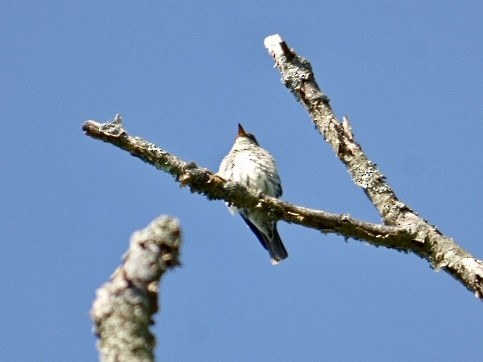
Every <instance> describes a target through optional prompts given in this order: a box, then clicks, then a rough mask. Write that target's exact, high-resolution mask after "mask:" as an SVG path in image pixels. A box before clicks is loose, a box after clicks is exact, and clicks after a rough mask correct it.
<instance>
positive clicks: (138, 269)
mask: <svg viewBox="0 0 483 362" xmlns="http://www.w3.org/2000/svg"><path fill="white" fill-rule="evenodd" d="M180 235H181V232H180V228H179V223H178V221H177V220H176V219H173V218H171V217H168V216H161V217H159V218H157V219H156V220H154V221H153V222H152V223H151V224H150V225H149V226H148V227H146V228H145V229H144V230H141V231H138V232H136V233H134V234H133V236H132V237H131V242H130V247H129V250H128V252H127V253H126V255H125V256H124V261H123V264H122V265H121V266H120V267H119V268H117V270H116V271H115V272H114V274H113V276H112V277H111V280H110V281H109V282H107V283H106V284H104V285H103V286H102V288H100V289H98V290H97V296H96V300H95V301H94V304H93V306H92V311H91V316H92V319H93V320H94V322H95V325H96V326H95V327H96V329H95V330H96V334H97V336H98V337H99V343H98V347H99V350H100V353H101V359H102V360H103V361H154V352H153V350H154V346H155V344H156V343H155V338H154V336H153V335H152V334H151V332H150V331H149V326H150V325H151V324H152V323H153V322H152V319H151V316H152V315H153V314H154V313H156V312H157V310H158V287H159V281H160V279H161V276H162V275H163V274H164V272H165V271H166V270H167V269H168V268H172V267H175V266H177V265H179V261H178V254H179V248H180V244H181V237H180Z"/></svg>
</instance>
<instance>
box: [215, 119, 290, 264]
mask: <svg viewBox="0 0 483 362" xmlns="http://www.w3.org/2000/svg"><path fill="white" fill-rule="evenodd" d="M218 175H219V176H221V177H222V178H224V179H225V180H233V181H236V182H239V183H240V184H242V185H244V186H245V187H247V188H249V189H251V190H254V191H262V192H263V193H264V194H266V195H269V196H273V197H280V196H281V195H282V185H281V183H280V176H279V175H278V170H277V165H276V163H275V160H274V158H273V157H272V155H271V154H270V153H269V152H268V151H266V150H265V149H263V148H262V147H260V146H259V145H258V142H257V140H256V139H255V137H254V136H253V135H252V134H250V133H246V132H245V130H244V129H243V127H242V126H241V125H240V124H238V137H237V138H236V139H235V144H234V145H233V147H232V148H231V150H230V152H229V153H228V154H227V155H226V156H225V158H224V159H223V161H221V164H220V170H219V171H218ZM228 208H229V209H230V211H231V213H232V214H234V213H236V212H239V213H240V215H241V217H242V218H243V220H244V221H245V222H246V224H247V225H248V227H249V228H250V229H251V230H252V231H253V233H254V234H255V235H256V237H257V238H258V240H259V241H260V243H261V244H262V246H263V247H264V248H265V249H267V251H268V253H269V254H270V258H272V264H274V265H275V264H278V263H279V262H281V261H282V260H283V259H285V258H287V256H288V254H287V250H285V247H284V246H283V243H282V240H281V239H280V235H278V231H277V223H276V222H275V221H273V220H270V219H269V218H267V216H266V215H265V214H263V213H261V212H258V211H252V210H248V209H238V208H236V207H234V206H228Z"/></svg>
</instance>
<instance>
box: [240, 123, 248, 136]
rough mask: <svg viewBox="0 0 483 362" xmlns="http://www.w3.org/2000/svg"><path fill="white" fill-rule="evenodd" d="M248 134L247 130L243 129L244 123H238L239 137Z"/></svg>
mask: <svg viewBox="0 0 483 362" xmlns="http://www.w3.org/2000/svg"><path fill="white" fill-rule="evenodd" d="M246 136H247V134H246V132H245V130H244V129H243V127H242V125H241V124H240V123H238V137H246Z"/></svg>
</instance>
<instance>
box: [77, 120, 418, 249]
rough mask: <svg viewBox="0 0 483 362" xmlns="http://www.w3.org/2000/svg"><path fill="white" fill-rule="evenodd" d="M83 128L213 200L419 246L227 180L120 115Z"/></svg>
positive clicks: (382, 242) (399, 234)
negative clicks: (131, 130)
mask: <svg viewBox="0 0 483 362" xmlns="http://www.w3.org/2000/svg"><path fill="white" fill-rule="evenodd" d="M83 130H84V131H85V133H86V134H87V135H88V136H90V137H93V138H95V139H100V140H103V141H104V142H108V143H111V144H113V145H115V146H117V147H119V148H121V149H123V150H125V151H128V152H129V153H131V155H133V156H135V157H137V158H140V159H142V160H143V161H145V162H147V163H149V164H151V165H153V166H155V167H157V168H159V169H161V170H163V171H165V172H167V173H169V174H171V175H172V176H174V177H175V178H176V180H177V181H179V182H180V184H181V185H182V186H187V187H189V188H190V189H191V192H196V193H200V194H203V195H205V196H206V197H207V198H208V199H210V200H214V199H217V200H224V201H226V202H228V203H230V204H233V205H235V206H237V207H239V208H250V209H257V210H260V211H263V212H265V213H266V214H267V215H269V216H271V217H272V218H274V219H276V220H284V221H286V222H289V223H293V224H298V225H302V226H305V227H309V228H312V229H316V230H320V231H322V232H324V233H335V234H338V235H341V236H343V237H344V238H346V239H349V238H352V239H355V240H362V241H365V242H367V243H370V244H373V245H376V246H385V247H387V248H392V249H397V250H403V251H410V250H413V249H414V248H417V247H418V243H417V242H415V241H414V238H415V235H413V234H411V233H408V232H407V231H406V230H403V229H400V228H396V227H392V226H387V225H381V224H373V223H369V222H364V221H360V220H355V219H354V218H352V217H350V216H349V215H338V214H331V213H328V212H324V211H320V210H313V209H308V208H305V207H300V206H296V205H292V204H289V203H287V202H284V201H281V200H279V199H276V198H273V197H270V196H266V195H263V194H261V193H256V192H253V191H250V190H248V189H247V188H245V187H244V186H242V185H240V184H238V183H237V182H233V181H226V180H223V179H222V178H220V177H219V176H217V175H216V174H214V173H213V172H211V171H209V170H207V169H206V168H201V167H198V166H197V165H196V164H195V163H194V162H186V161H183V160H181V159H180V158H178V157H176V156H174V155H172V154H170V153H169V152H167V151H165V150H162V149H161V148H159V147H157V146H155V145H154V144H152V143H150V142H147V141H145V140H143V139H142V138H140V137H132V136H129V134H128V133H127V131H126V130H125V129H124V128H123V127H122V120H121V116H119V115H116V117H115V119H114V121H113V122H110V123H105V124H100V123H97V122H95V121H87V122H86V123H85V124H84V126H83Z"/></svg>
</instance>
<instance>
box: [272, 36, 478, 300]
mask: <svg viewBox="0 0 483 362" xmlns="http://www.w3.org/2000/svg"><path fill="white" fill-rule="evenodd" d="M265 47H266V48H267V50H268V52H269V53H270V54H271V55H272V56H273V58H274V59H275V64H276V66H277V68H278V69H279V70H280V72H281V73H282V83H283V84H284V85H285V86H286V87H287V88H288V89H289V90H290V91H291V92H292V94H293V95H294V96H295V98H296V99H297V101H299V102H300V103H302V105H303V106H304V107H305V109H306V110H307V111H308V113H309V115H310V117H311V118H312V121H313V122H314V124H315V125H316V127H317V128H318V130H319V132H320V133H321V134H322V135H323V137H324V139H325V140H326V141H327V142H328V143H329V144H330V145H331V147H332V149H333V150H334V152H335V153H336V155H337V157H338V158H339V159H340V160H341V161H342V162H343V163H344V165H345V166H346V168H347V170H348V171H349V173H350V174H351V176H352V179H353V180H354V182H355V183H356V184H357V185H358V186H360V187H362V189H363V190H364V192H365V193H366V194H367V196H368V197H369V199H370V200H371V202H372V203H373V204H374V206H375V207H376V209H377V210H378V211H379V214H380V215H381V216H382V218H383V220H384V223H385V224H386V225H392V226H397V227H400V228H403V229H405V230H407V231H408V232H409V233H411V234H415V235H416V238H415V241H416V242H419V243H420V244H421V245H420V246H419V247H417V248H415V249H414V250H411V251H412V252H414V253H416V254H418V255H419V256H421V257H422V258H424V259H426V260H428V261H429V262H430V263H431V265H432V267H434V268H436V269H444V270H445V271H447V272H448V273H450V274H451V275H452V276H453V277H455V278H456V279H457V280H459V281H460V282H462V283H463V284H464V285H465V286H466V287H467V288H468V289H469V290H471V291H473V292H474V293H475V295H476V296H477V297H478V298H480V299H481V298H483V262H482V261H481V260H477V259H475V258H474V257H473V256H472V255H470V254H469V253H468V252H466V251H465V250H463V249H462V248H461V247H460V246H459V245H457V244H456V243H455V242H454V240H453V239H451V238H449V237H447V236H444V235H442V234H441V232H439V231H438V230H437V229H436V227H434V226H433V225H430V224H429V223H428V222H427V221H426V220H424V219H422V218H421V217H419V216H418V214H416V213H415V212H414V211H413V210H412V209H411V208H409V207H408V206H407V205H406V204H404V203H403V202H401V201H399V200H398V198H397V197H396V194H395V193H394V191H393V190H392V188H391V187H390V186H389V184H388V183H387V182H386V178H385V177H384V175H383V174H382V173H381V172H380V171H379V170H378V169H377V167H376V165H375V163H373V162H371V161H370V160H369V159H368V158H367V156H366V155H365V154H364V152H363V150H362V148H361V146H360V145H359V144H358V143H357V142H356V141H355V139H354V134H353V133H352V129H351V126H350V123H349V120H348V118H346V117H344V119H343V122H339V121H338V120H337V118H336V117H335V115H334V113H333V111H332V108H331V106H330V104H329V98H328V97H327V95H325V94H324V93H323V92H322V91H321V90H320V88H319V86H318V85H317V82H316V81H315V76H314V73H313V71H312V67H311V65H310V63H309V61H308V60H307V59H305V58H302V57H300V56H299V55H297V54H296V53H295V51H294V50H293V49H289V47H288V46H287V44H286V43H285V42H284V41H283V40H282V38H281V37H280V36H279V35H278V34H276V35H272V36H269V37H267V38H266V39H265Z"/></svg>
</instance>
